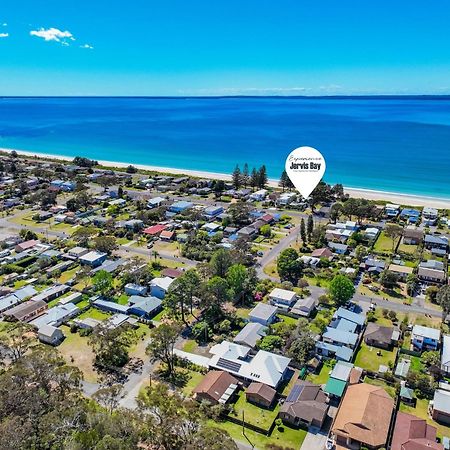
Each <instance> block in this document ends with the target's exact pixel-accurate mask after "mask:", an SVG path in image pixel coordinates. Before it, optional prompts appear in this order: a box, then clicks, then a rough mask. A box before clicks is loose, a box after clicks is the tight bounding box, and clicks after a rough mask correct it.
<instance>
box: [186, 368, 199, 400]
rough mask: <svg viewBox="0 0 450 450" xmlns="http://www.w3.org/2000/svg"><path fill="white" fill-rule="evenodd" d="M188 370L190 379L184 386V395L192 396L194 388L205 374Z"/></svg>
mask: <svg viewBox="0 0 450 450" xmlns="http://www.w3.org/2000/svg"><path fill="white" fill-rule="evenodd" d="M186 372H187V373H188V376H189V379H188V382H187V383H186V385H185V386H183V388H182V391H183V394H184V395H187V396H188V397H191V396H192V391H193V389H194V388H195V387H196V386H197V385H198V384H199V383H200V381H201V380H202V379H203V377H204V375H203V374H201V373H200V372H194V371H193V370H188V371H186Z"/></svg>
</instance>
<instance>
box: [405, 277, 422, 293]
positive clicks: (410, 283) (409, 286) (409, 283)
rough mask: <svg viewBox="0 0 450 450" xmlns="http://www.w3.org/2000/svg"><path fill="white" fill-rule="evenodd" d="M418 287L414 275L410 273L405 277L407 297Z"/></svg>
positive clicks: (417, 281) (417, 280)
mask: <svg viewBox="0 0 450 450" xmlns="http://www.w3.org/2000/svg"><path fill="white" fill-rule="evenodd" d="M418 286H419V278H418V277H417V275H416V274H414V273H410V274H409V275H408V276H407V277H406V290H407V292H408V295H410V296H413V295H414V293H415V292H416V291H417V288H418Z"/></svg>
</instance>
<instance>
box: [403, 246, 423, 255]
mask: <svg viewBox="0 0 450 450" xmlns="http://www.w3.org/2000/svg"><path fill="white" fill-rule="evenodd" d="M418 248H419V246H418V245H407V244H400V245H399V246H398V251H399V252H404V253H409V254H411V255H414V254H415V253H416V252H417V249H418Z"/></svg>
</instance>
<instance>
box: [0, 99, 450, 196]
mask: <svg viewBox="0 0 450 450" xmlns="http://www.w3.org/2000/svg"><path fill="white" fill-rule="evenodd" d="M301 145H309V146H312V147H315V148H317V149H318V150H320V151H321V152H322V154H323V155H324V156H325V158H326V161H327V172H326V175H325V180H326V181H328V182H331V183H337V182H339V183H342V184H344V185H346V186H348V187H357V188H366V189H375V190H382V191H389V192H399V193H404V194H418V195H426V196H432V197H442V198H450V99H449V98H438V97H431V98H430V97H425V98H420V97H409V98H405V97H402V98H386V97H385V98H382V97H372V98H351V97H347V98H336V99H332V98H280V97H278V98H2V99H0V147H12V148H17V149H23V150H31V151H36V152H44V153H49V154H52V153H53V154H58V155H67V156H75V155H81V156H87V157H90V158H94V159H99V160H110V161H120V162H130V163H135V164H151V165H156V166H165V167H175V168H185V169H196V170H205V171H213V172H223V173H230V172H231V171H232V170H233V168H234V166H235V165H236V163H239V164H241V165H243V164H244V163H245V162H247V163H248V164H249V165H250V167H252V166H253V165H255V166H259V165H261V164H266V166H267V169H268V173H269V176H270V177H271V178H278V177H279V175H280V173H281V171H282V168H283V166H284V160H285V158H286V156H287V155H288V154H289V153H290V151H291V150H292V149H293V148H295V147H298V146H301Z"/></svg>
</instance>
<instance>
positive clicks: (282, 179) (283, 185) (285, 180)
mask: <svg viewBox="0 0 450 450" xmlns="http://www.w3.org/2000/svg"><path fill="white" fill-rule="evenodd" d="M288 179H289V177H288V174H287V172H286V171H285V170H283V172H281V177H280V181H279V182H278V186H280V188H282V189H283V192H284V190H285V189H286V188H287V186H288Z"/></svg>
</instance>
